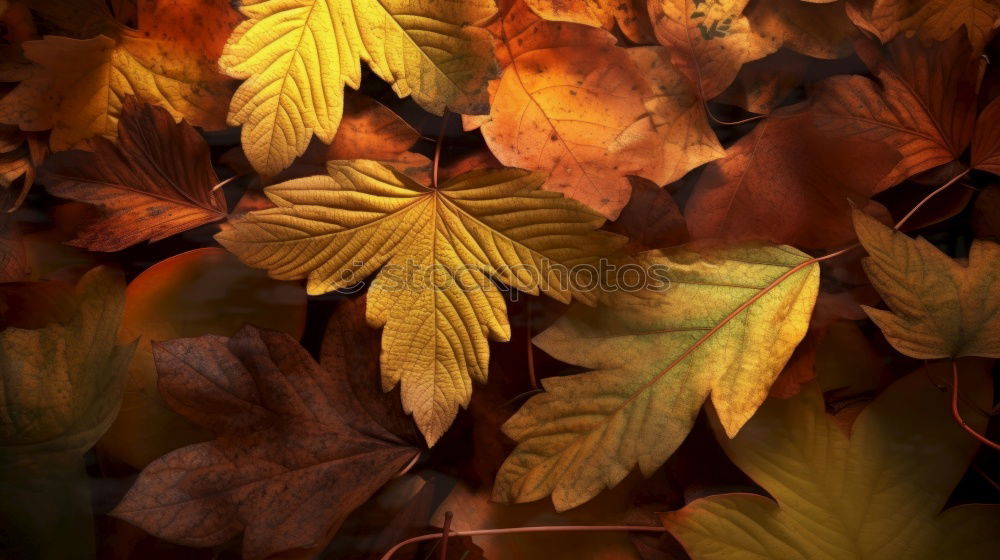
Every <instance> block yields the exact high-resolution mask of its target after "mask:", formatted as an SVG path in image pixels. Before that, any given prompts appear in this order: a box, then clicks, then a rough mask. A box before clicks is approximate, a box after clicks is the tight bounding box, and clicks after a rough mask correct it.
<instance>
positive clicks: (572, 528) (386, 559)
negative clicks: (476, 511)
mask: <svg viewBox="0 0 1000 560" xmlns="http://www.w3.org/2000/svg"><path fill="white" fill-rule="evenodd" d="M446 522H447V520H446ZM576 531H581V532H584V531H585V532H596V531H646V532H650V533H665V532H666V531H667V530H666V529H665V528H663V527H652V526H649V525H552V526H542V527H509V528H506V529H475V530H472V531H451V532H450V533H449V534H450V535H451V536H453V537H474V536H476V535H510V534H516V533H561V532H576ZM442 536H443V534H442V533H431V534H429V535H420V536H419V537H413V538H411V539H406V540H405V541H403V542H401V543H398V544H396V546H394V547H392V548H390V549H389V550H388V552H386V553H385V554H383V555H382V558H381V560H390V559H391V558H392V557H393V556H394V555H395V554H396V553H397V552H399V549H401V548H403V547H404V546H406V545H409V544H413V543H418V542H423V541H432V540H434V539H440V538H441V537H442Z"/></svg>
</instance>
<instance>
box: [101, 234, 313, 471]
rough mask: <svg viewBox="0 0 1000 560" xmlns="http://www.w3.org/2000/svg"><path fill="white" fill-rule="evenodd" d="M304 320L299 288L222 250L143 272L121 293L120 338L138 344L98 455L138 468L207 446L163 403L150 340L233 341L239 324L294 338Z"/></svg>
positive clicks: (209, 249)
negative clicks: (188, 448) (221, 338)
mask: <svg viewBox="0 0 1000 560" xmlns="http://www.w3.org/2000/svg"><path fill="white" fill-rule="evenodd" d="M305 315H306V296H305V294H303V293H302V289H301V287H299V286H298V285H296V284H294V283H292V282H278V281H277V280H272V279H270V278H268V277H267V275H266V274H265V273H264V272H263V271H260V270H254V269H252V268H248V267H246V266H244V265H243V263H241V262H239V260H238V259H237V258H236V257H234V256H233V255H231V254H230V253H228V252H227V251H225V250H223V249H221V248H219V247H203V248H201V249H195V250H193V251H187V252H185V253H181V254H179V255H174V256H172V257H170V258H168V259H165V260H162V261H160V262H158V263H156V264H154V265H153V266H151V267H149V268H147V269H146V270H144V271H143V272H142V273H141V274H139V275H138V276H137V277H135V279H133V280H132V281H131V282H129V285H128V288H127V289H126V290H125V312H124V315H123V317H122V324H121V328H120V329H119V331H118V339H119V340H120V341H132V340H138V341H139V344H138V346H137V347H136V351H135V355H134V356H133V357H132V361H131V362H129V366H128V378H127V381H126V383H125V393H124V395H123V398H122V406H121V409H120V410H119V411H118V416H117V417H116V418H115V421H114V423H113V424H111V427H110V428H108V431H107V433H105V434H104V437H102V438H101V441H100V443H98V447H99V449H100V450H101V451H102V452H103V453H106V454H107V455H108V456H110V457H113V458H115V459H118V460H120V461H124V462H125V463H128V464H129V465H132V466H134V467H136V468H140V469H141V468H142V467H145V466H146V465H147V464H149V463H150V462H151V461H153V460H154V459H157V458H159V457H160V456H162V455H165V454H166V453H168V452H170V451H173V450H174V449H177V448H179V447H183V446H185V445H189V444H192V443H196V442H199V441H204V440H206V439H210V434H209V433H207V432H206V431H205V430H203V429H201V428H199V427H198V426H196V425H194V424H192V423H191V421H189V420H188V419H187V418H185V417H183V416H182V415H180V414H178V413H176V412H174V411H173V409H171V408H170V407H169V406H168V405H167V403H166V402H164V400H163V398H162V397H161V396H160V392H159V390H158V389H157V375H156V366H155V364H154V362H153V348H152V345H151V342H152V341H159V340H171V339H174V338H182V337H194V336H201V335H206V334H215V335H220V336H231V335H233V334H234V333H236V331H238V330H239V329H240V328H242V327H243V325H255V326H258V327H261V328H268V329H272V330H276V331H280V332H285V333H288V334H289V335H291V336H294V337H299V336H301V335H302V331H303V330H304V328H305Z"/></svg>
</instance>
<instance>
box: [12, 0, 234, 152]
mask: <svg viewBox="0 0 1000 560" xmlns="http://www.w3.org/2000/svg"><path fill="white" fill-rule="evenodd" d="M190 4H191V0H173V1H171V2H159V3H157V4H156V5H155V9H150V10H149V11H145V12H143V13H141V14H140V20H139V29H138V30H135V29H129V28H125V27H122V26H119V25H117V24H115V23H114V22H106V24H105V25H104V26H103V28H102V30H103V31H104V32H106V33H110V34H111V35H112V36H109V35H107V34H101V35H97V36H96V37H90V38H87V39H74V38H69V37H60V36H53V35H50V36H46V37H44V38H43V39H41V40H37V41H27V42H25V43H24V44H23V48H24V54H25V56H26V57H27V58H28V59H29V60H30V61H32V62H33V63H34V65H33V66H31V67H30V68H28V69H27V70H25V71H24V72H25V73H26V75H25V76H24V77H23V79H22V80H21V83H20V84H19V85H18V86H17V88H15V89H14V91H12V92H11V93H9V94H8V95H6V96H5V97H4V98H3V99H0V122H4V123H10V124H17V125H18V126H19V127H20V128H21V129H22V130H32V131H41V130H48V129H52V135H51V137H50V140H49V142H50V144H51V146H52V149H53V150H57V151H58V150H65V149H69V148H71V147H73V146H75V145H77V144H79V143H80V142H81V141H83V140H86V139H87V138H89V137H91V136H94V135H104V136H108V137H114V135H115V132H116V130H117V126H118V116H119V115H120V114H121V109H122V100H123V99H124V98H125V97H126V96H128V95H134V96H136V97H137V98H139V100H140V101H143V102H146V103H150V104H153V105H159V106H161V107H163V108H165V109H166V110H167V111H169V112H170V114H171V115H172V116H173V117H174V119H175V120H178V121H179V120H181V119H185V120H187V121H188V122H189V123H190V124H192V125H195V126H200V127H203V128H207V129H216V130H217V129H220V128H224V127H225V111H226V104H227V103H228V100H229V96H230V92H231V87H230V84H231V80H229V79H228V78H226V77H225V76H223V75H221V74H220V73H219V72H218V71H217V69H216V64H215V56H216V54H217V52H218V50H219V46H218V45H217V44H213V41H217V38H216V37H217V35H219V34H220V33H225V32H227V30H228V29H230V28H231V24H232V23H233V21H234V20H235V12H234V11H233V10H232V9H231V8H230V7H229V3H228V1H226V0H210V1H208V2H199V3H198V6H197V9H198V10H200V11H201V17H200V18H198V19H196V20H194V21H197V22H198V23H197V24H192V23H191V20H189V18H190V17H191V16H190V10H191V9H193V7H192V6H191V5H190ZM213 51H214V52H213Z"/></svg>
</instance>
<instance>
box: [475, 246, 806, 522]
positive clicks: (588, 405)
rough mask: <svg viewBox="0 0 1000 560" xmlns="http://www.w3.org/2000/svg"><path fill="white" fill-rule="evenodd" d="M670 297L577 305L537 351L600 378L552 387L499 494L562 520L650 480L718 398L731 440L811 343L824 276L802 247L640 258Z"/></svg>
mask: <svg viewBox="0 0 1000 560" xmlns="http://www.w3.org/2000/svg"><path fill="white" fill-rule="evenodd" d="M636 264H640V266H643V267H653V266H658V267H661V268H662V269H664V270H665V271H666V278H667V279H668V280H669V283H668V284H667V286H666V287H665V288H664V287H658V286H655V285H654V286H652V287H651V288H647V289H645V290H641V291H635V292H629V291H625V290H622V291H615V292H609V293H606V294H604V295H602V301H601V304H600V305H598V306H597V307H596V308H587V307H582V306H579V305H578V306H575V307H572V308H570V310H569V312H568V313H567V314H566V316H564V317H563V318H561V319H560V320H559V321H557V322H556V323H555V324H554V325H553V326H552V327H550V328H549V329H548V330H546V331H544V332H542V333H541V334H540V335H538V336H537V337H536V338H535V344H536V345H537V346H538V347H539V348H541V349H542V350H544V351H546V352H548V353H549V354H551V355H552V356H554V357H555V358H557V359H559V360H562V361H564V362H568V363H572V364H576V365H580V366H584V367H587V368H591V369H592V370H593V371H590V372H586V373H582V374H577V375H571V376H567V377H550V378H547V379H545V380H544V381H543V382H542V384H543V386H544V388H545V392H544V393H541V394H539V395H536V396H534V397H532V398H531V399H530V400H528V402H527V403H525V405H524V406H523V407H522V408H521V410H519V411H518V412H517V413H516V414H515V415H514V416H513V417H512V418H511V419H510V420H508V421H507V423H506V424H504V427H503V429H504V432H505V433H506V434H507V435H509V436H510V437H511V438H513V439H514V440H516V441H517V442H518V446H517V448H515V449H514V451H513V452H512V453H511V455H510V457H508V458H507V460H506V461H505V462H504V464H503V466H502V467H501V468H500V472H499V473H498V474H497V480H496V485H495V486H494V493H493V496H494V498H495V499H498V500H501V501H507V502H528V501H532V500H538V499H541V498H544V497H545V496H547V495H549V494H551V495H552V501H553V503H554V504H555V506H556V509H558V510H560V511H561V510H565V509H568V508H571V507H574V506H577V505H579V504H582V503H584V502H586V501H587V500H589V499H591V498H593V497H594V496H595V495H597V493H598V492H600V491H601V490H602V489H603V488H605V487H606V486H607V487H610V486H614V485H615V484H617V483H618V482H620V481H621V480H622V479H623V478H625V476H626V475H627V474H628V473H629V472H630V471H631V470H632V469H633V467H634V466H635V465H636V464H638V466H639V469H640V470H641V471H642V473H643V474H645V475H646V476H650V475H651V474H652V473H653V471H655V470H656V469H657V468H658V467H659V466H660V465H662V464H663V462H664V461H666V460H667V458H668V457H669V456H670V455H671V454H672V453H673V452H674V450H675V449H676V448H677V446H678V445H680V444H681V442H682V441H683V440H684V438H685V437H686V436H687V434H688V431H690V429H691V426H692V425H693V424H694V421H695V418H696V417H697V415H698V411H699V410H701V407H702V404H703V403H704V402H705V400H706V399H707V398H709V395H711V400H712V404H713V405H714V407H715V410H716V411H717V413H718V415H719V418H720V419H721V421H722V424H723V426H725V429H726V433H727V434H729V435H730V436H732V435H735V434H736V432H738V431H739V429H740V427H741V426H742V425H743V424H744V423H745V422H746V421H747V419H749V418H750V416H751V415H752V414H753V413H754V411H755V410H756V409H757V407H758V406H760V404H761V403H762V402H763V401H764V398H765V397H766V396H767V392H768V389H769V388H770V386H771V384H772V383H773V382H774V380H775V378H776V377H777V376H778V373H779V372H780V371H781V369H782V368H783V367H784V365H785V363H786V362H787V361H788V358H789V357H790V356H791V354H792V350H794V349H795V346H796V345H797V344H798V343H799V341H800V340H801V339H802V337H803V336H804V335H805V332H806V328H807V326H808V323H809V316H810V313H811V312H812V307H813V303H814V302H815V300H816V294H817V290H818V288H819V266H818V265H817V264H816V263H815V262H814V261H812V260H810V259H809V258H808V256H807V255H805V254H803V253H800V252H799V251H796V250H795V249H792V248H789V247H784V246H777V247H757V248H742V249H740V248H734V249H725V250H715V251H712V252H707V253H703V254H699V253H693V252H691V251H689V250H687V249H684V248H679V249H674V250H669V251H651V252H648V253H643V254H641V255H640V256H639V257H637V262H636Z"/></svg>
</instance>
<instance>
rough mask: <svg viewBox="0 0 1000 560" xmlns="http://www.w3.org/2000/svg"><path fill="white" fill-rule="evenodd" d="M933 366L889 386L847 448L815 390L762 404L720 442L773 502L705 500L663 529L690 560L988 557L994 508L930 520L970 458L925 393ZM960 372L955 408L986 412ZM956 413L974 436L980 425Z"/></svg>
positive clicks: (934, 396) (979, 372)
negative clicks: (732, 435)
mask: <svg viewBox="0 0 1000 560" xmlns="http://www.w3.org/2000/svg"><path fill="white" fill-rule="evenodd" d="M942 366H944V367H940V368H932V369H930V370H922V371H918V372H915V373H913V374H911V375H909V376H907V377H906V378H904V379H902V380H900V381H898V382H896V383H895V384H893V385H892V386H891V387H889V389H887V390H886V391H885V392H884V393H883V394H882V395H881V396H879V398H878V399H876V400H875V402H873V403H872V404H871V405H869V406H868V407H867V408H866V409H865V410H863V411H862V412H861V415H860V416H859V417H858V418H857V420H856V421H855V423H854V426H853V428H852V430H851V435H850V437H848V436H847V435H846V434H845V433H844V432H843V431H841V428H840V427H838V426H837V424H836V422H834V420H833V418H832V417H830V416H828V415H826V414H825V413H824V406H823V399H822V395H821V393H820V390H819V387H818V386H817V385H816V384H812V385H811V386H810V387H808V388H807V389H806V390H804V391H803V392H802V393H800V394H799V395H798V396H796V397H794V398H792V399H789V400H781V399H771V400H769V401H768V402H767V403H765V404H764V406H762V407H761V409H760V410H759V411H758V412H757V414H756V415H755V416H754V417H753V418H752V419H751V420H750V421H749V422H748V423H747V425H746V426H744V427H743V430H742V431H741V432H740V433H739V435H737V436H736V437H735V438H734V439H732V440H731V441H730V440H728V439H727V438H726V437H725V436H723V435H722V434H721V433H720V434H719V440H720V442H721V443H722V446H723V447H724V448H725V450H726V453H727V454H728V455H729V457H730V458H731V459H732V460H733V462H735V463H736V465H737V466H739V467H740V468H741V469H742V470H743V471H744V472H746V473H747V474H748V475H750V477H751V478H753V479H754V481H756V482H757V483H758V484H760V485H761V486H763V487H764V489H765V490H767V492H768V493H769V494H770V495H771V496H772V497H773V498H774V500H772V499H771V498H768V497H765V496H760V495H757V494H722V495H718V496H710V497H708V498H702V499H698V500H695V501H693V502H691V503H689V504H688V505H687V506H685V507H684V508H683V509H681V510H679V511H675V512H670V513H667V514H665V515H664V516H663V523H664V525H666V527H667V529H669V530H670V532H671V533H673V535H674V536H675V537H677V538H678V539H679V540H680V541H681V543H683V545H684V548H685V549H687V552H688V554H690V555H691V557H692V558H694V560H723V559H724V560H757V559H761V558H768V559H770V558H781V559H783V560H849V559H850V560H854V559H862V558H872V559H874V558H879V559H882V558H885V559H889V558H892V559H899V560H904V559H905V560H938V559H941V558H948V559H949V560H973V559H977V560H978V559H982V560H987V559H989V558H994V557H995V556H996V550H997V546H998V545H1000V536H998V533H997V531H996V528H997V527H998V526H1000V507H997V506H995V505H962V506H958V507H954V508H950V509H948V510H945V511H944V512H943V513H942V512H941V509H942V508H943V507H944V506H945V503H946V502H947V500H948V496H949V495H950V494H951V492H952V489H953V488H954V487H955V484H957V483H958V481H959V479H960V478H961V477H962V475H963V474H964V472H965V470H966V468H967V467H968V465H969V463H970V461H971V460H972V457H973V455H974V454H975V453H976V449H977V448H978V447H979V444H978V443H977V442H976V440H975V439H973V438H971V437H969V435H968V434H966V433H965V432H963V431H962V429H961V428H959V426H958V424H957V423H955V422H954V421H953V420H952V419H951V418H950V417H949V404H948V393H947V392H944V391H941V390H939V389H938V388H937V387H936V385H935V381H940V380H943V379H945V378H946V375H947V372H948V369H949V368H947V366H945V365H944V364H942ZM964 369H965V371H963V375H965V376H967V377H966V381H965V382H964V383H963V394H964V397H965V399H968V400H969V401H971V402H972V403H974V405H975V406H977V407H980V408H987V409H988V408H989V406H990V399H989V395H992V393H993V391H992V390H991V387H990V385H991V384H990V377H989V374H988V369H987V368H985V367H975V368H964ZM963 406H964V405H963ZM968 408H970V409H971V408H972V407H971V406H970V407H968ZM966 413H967V414H966V418H969V421H970V424H972V425H973V426H974V427H975V428H976V429H982V428H983V427H984V426H985V425H986V420H985V417H984V416H983V415H980V414H976V413H975V412H973V411H972V410H966ZM720 432H721V430H720Z"/></svg>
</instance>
